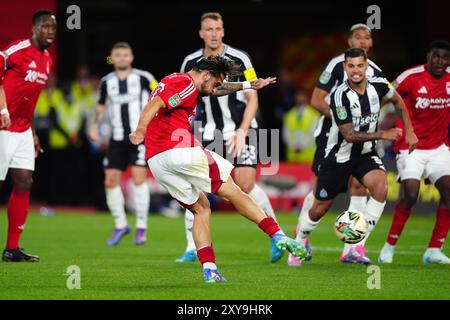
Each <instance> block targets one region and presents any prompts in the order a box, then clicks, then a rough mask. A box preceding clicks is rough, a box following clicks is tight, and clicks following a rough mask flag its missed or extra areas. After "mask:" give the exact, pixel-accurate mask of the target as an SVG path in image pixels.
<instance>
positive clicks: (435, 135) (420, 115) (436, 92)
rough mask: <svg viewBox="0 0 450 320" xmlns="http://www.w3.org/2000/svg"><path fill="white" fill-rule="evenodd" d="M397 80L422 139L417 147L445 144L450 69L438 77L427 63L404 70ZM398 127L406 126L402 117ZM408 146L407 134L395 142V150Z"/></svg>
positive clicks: (448, 120) (449, 108) (433, 147)
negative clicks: (428, 69) (429, 69)
mask: <svg viewBox="0 0 450 320" xmlns="http://www.w3.org/2000/svg"><path fill="white" fill-rule="evenodd" d="M396 82H397V91H398V93H399V94H400V95H401V96H402V98H403V100H404V101H405V104H406V107H407V109H408V112H409V115H410V117H411V121H412V125H413V128H414V132H415V134H416V136H417V138H418V139H419V144H418V145H417V149H424V150H429V149H436V148H438V147H439V146H440V145H442V144H445V143H446V142H447V138H448V127H449V124H450V70H449V69H448V68H447V71H446V73H445V74H444V75H443V76H442V77H441V78H439V79H437V78H434V77H433V76H432V75H431V74H430V73H429V72H428V71H427V70H426V65H420V66H417V67H414V68H411V69H408V70H406V71H405V72H403V73H402V74H401V75H400V76H398V78H397V79H396ZM397 127H399V128H402V129H403V123H402V121H401V120H398V121H397ZM403 131H404V130H403ZM404 149H408V145H407V144H406V142H405V138H404V135H403V136H402V138H401V139H399V140H398V141H397V142H396V143H395V145H394V151H395V152H398V151H399V150H404Z"/></svg>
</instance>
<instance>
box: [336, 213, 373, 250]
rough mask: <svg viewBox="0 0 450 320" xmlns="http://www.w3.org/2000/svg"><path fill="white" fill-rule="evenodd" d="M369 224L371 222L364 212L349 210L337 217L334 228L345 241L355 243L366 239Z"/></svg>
mask: <svg viewBox="0 0 450 320" xmlns="http://www.w3.org/2000/svg"><path fill="white" fill-rule="evenodd" d="M368 226H369V224H368V223H367V220H366V219H365V218H364V216H363V215H362V213H359V212H357V211H354V210H347V211H344V212H343V213H341V214H340V215H339V216H338V217H337V218H336V223H335V224H334V230H335V231H336V234H337V236H338V238H339V239H341V240H342V241H343V242H345V243H349V244H355V243H358V242H360V241H361V240H363V239H364V237H365V236H366V233H367V228H368Z"/></svg>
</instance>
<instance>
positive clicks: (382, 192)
mask: <svg viewBox="0 0 450 320" xmlns="http://www.w3.org/2000/svg"><path fill="white" fill-rule="evenodd" d="M387 194H388V185H387V183H386V182H384V181H383V182H382V183H381V182H380V183H377V184H376V185H375V186H374V188H373V193H372V197H373V198H374V199H375V200H377V201H380V202H384V201H386V197H387Z"/></svg>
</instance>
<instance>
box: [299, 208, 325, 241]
mask: <svg viewBox="0 0 450 320" xmlns="http://www.w3.org/2000/svg"><path fill="white" fill-rule="evenodd" d="M299 220H300V224H299V227H298V234H297V238H296V240H297V241H301V242H302V243H305V241H306V239H308V237H309V234H310V233H311V232H312V231H314V230H315V229H316V228H317V226H318V225H319V222H320V220H319V221H312V220H311V218H310V217H309V212H307V211H305V212H302V213H301V214H300V219H299Z"/></svg>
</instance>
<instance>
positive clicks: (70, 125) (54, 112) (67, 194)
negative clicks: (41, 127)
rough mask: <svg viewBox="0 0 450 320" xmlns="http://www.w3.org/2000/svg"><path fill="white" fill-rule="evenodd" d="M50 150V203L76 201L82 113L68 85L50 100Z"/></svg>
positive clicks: (80, 171)
mask: <svg viewBox="0 0 450 320" xmlns="http://www.w3.org/2000/svg"><path fill="white" fill-rule="evenodd" d="M49 120H50V121H49V127H50V133H49V153H50V158H51V159H50V164H51V168H52V170H51V173H50V177H49V183H50V187H49V189H50V195H49V202H50V204H65V205H79V204H80V195H81V194H82V190H84V189H83V188H84V186H83V184H82V178H84V177H83V176H84V175H83V166H84V165H85V163H84V162H85V161H83V155H82V153H81V147H82V140H81V132H82V130H83V113H82V110H81V109H80V108H79V105H78V104H74V103H72V99H71V97H70V88H69V86H66V87H64V88H63V95H61V96H59V97H58V99H55V101H54V102H53V103H52V104H50V116H49Z"/></svg>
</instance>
